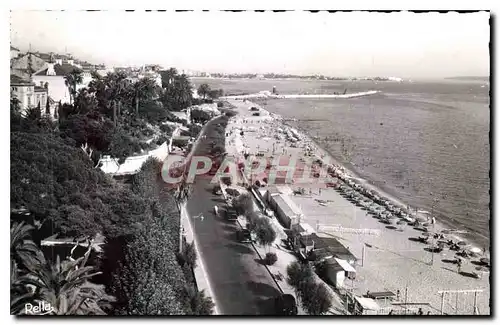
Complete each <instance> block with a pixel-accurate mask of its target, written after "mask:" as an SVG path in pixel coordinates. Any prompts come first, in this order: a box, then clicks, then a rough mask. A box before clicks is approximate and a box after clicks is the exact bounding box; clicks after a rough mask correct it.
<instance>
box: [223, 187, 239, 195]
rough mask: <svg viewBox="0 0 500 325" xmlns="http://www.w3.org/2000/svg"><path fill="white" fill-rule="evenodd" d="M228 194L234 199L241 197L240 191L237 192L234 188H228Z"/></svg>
mask: <svg viewBox="0 0 500 325" xmlns="http://www.w3.org/2000/svg"><path fill="white" fill-rule="evenodd" d="M226 193H227V194H228V195H231V196H234V197H236V196H238V195H240V192H238V190H235V189H234V188H227V189H226Z"/></svg>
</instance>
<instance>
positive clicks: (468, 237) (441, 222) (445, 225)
mask: <svg viewBox="0 0 500 325" xmlns="http://www.w3.org/2000/svg"><path fill="white" fill-rule="evenodd" d="M259 107H261V106H260V105H259ZM262 109H263V110H265V109H264V108H262ZM270 114H272V115H277V116H279V115H278V114H275V113H270ZM280 118H281V117H280ZM281 123H282V124H283V125H286V126H288V127H291V128H294V129H297V130H298V131H299V133H300V134H301V135H302V136H303V137H304V138H307V140H308V141H310V142H312V143H314V145H315V146H316V150H317V151H319V152H321V153H322V154H325V157H328V159H329V160H330V161H331V162H332V163H333V164H335V165H338V166H342V168H343V169H344V170H345V171H346V173H347V175H348V176H349V177H350V178H351V179H353V180H356V181H357V183H358V184H360V185H362V186H364V187H366V188H367V189H370V190H373V191H375V192H376V193H377V194H378V195H380V196H383V197H385V198H387V199H388V200H390V201H391V202H394V203H396V204H397V205H399V206H402V207H406V206H409V204H407V203H405V202H403V200H402V199H400V198H398V197H397V194H396V193H395V191H393V190H391V189H389V188H388V187H387V186H384V185H383V184H375V183H374V182H373V181H372V180H370V179H368V178H367V177H366V176H364V175H361V173H360V172H359V171H358V170H357V169H356V167H355V166H353V165H351V164H349V163H344V162H340V160H339V159H337V157H335V154H333V153H332V152H331V151H329V150H327V149H324V148H323V145H322V144H321V142H320V141H318V140H315V139H313V138H312V137H311V136H310V135H309V134H308V131H307V130H305V129H304V128H301V127H299V126H298V125H291V123H290V121H288V120H281ZM411 208H413V209H415V208H417V209H418V212H419V213H418V215H419V216H420V217H427V215H430V210H432V209H431V207H427V206H422V205H419V206H414V205H411ZM433 215H434V216H435V217H436V225H438V227H439V228H440V229H458V228H457V227H459V226H460V225H459V224H458V222H456V221H454V220H453V219H451V218H450V217H448V216H446V214H444V213H441V212H439V211H437V210H436V209H434V211H433ZM480 236H481V237H485V236H484V235H481V234H477V233H468V234H461V235H460V236H456V237H457V238H459V239H460V240H465V241H467V242H469V243H470V244H471V245H473V246H474V247H480V248H482V247H483V246H485V245H486V244H484V243H482V241H481V240H480V239H479V238H478V237H480ZM478 239H479V240H478ZM487 241H488V244H487V246H488V248H490V247H491V241H490V240H489V239H488V238H487ZM488 254H489V252H488Z"/></svg>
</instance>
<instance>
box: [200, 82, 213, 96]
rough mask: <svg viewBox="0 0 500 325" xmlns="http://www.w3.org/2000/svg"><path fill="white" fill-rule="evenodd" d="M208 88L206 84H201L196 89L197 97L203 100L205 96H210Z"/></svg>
mask: <svg viewBox="0 0 500 325" xmlns="http://www.w3.org/2000/svg"><path fill="white" fill-rule="evenodd" d="M210 91H211V89H210V86H209V85H208V84H201V85H200V86H199V87H198V91H197V92H198V96H200V97H203V99H206V98H207V96H208V95H209V94H210Z"/></svg>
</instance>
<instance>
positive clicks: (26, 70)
mask: <svg viewBox="0 0 500 325" xmlns="http://www.w3.org/2000/svg"><path fill="white" fill-rule="evenodd" d="M49 62H50V55H49V54H43V53H31V52H30V53H26V54H23V55H20V56H18V57H16V58H14V59H12V60H11V62H10V73H11V74H14V75H16V76H19V77H21V78H25V79H26V78H30V77H31V76H30V74H33V73H35V72H37V71H40V70H42V69H45V68H47V66H48V63H49ZM30 66H31V72H30Z"/></svg>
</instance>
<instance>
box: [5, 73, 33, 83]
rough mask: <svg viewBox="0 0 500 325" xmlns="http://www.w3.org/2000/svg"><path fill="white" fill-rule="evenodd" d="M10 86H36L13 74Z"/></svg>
mask: <svg viewBox="0 0 500 325" xmlns="http://www.w3.org/2000/svg"><path fill="white" fill-rule="evenodd" d="M10 85H11V86H32V85H34V83H32V82H31V81H29V80H26V79H23V78H21V77H19V76H16V75H13V74H11V75H10Z"/></svg>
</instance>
